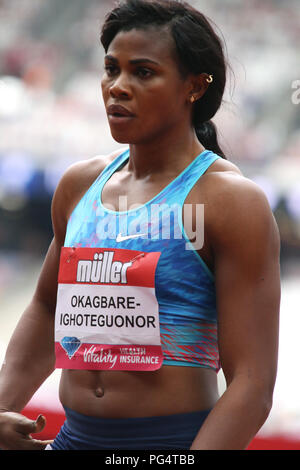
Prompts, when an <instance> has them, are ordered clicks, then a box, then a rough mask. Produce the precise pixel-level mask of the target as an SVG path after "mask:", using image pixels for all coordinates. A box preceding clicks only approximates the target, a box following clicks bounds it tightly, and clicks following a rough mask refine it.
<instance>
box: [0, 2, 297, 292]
mask: <svg viewBox="0 0 300 470" xmlns="http://www.w3.org/2000/svg"><path fill="white" fill-rule="evenodd" d="M190 3H192V4H193V5H194V6H196V7H197V8H199V9H200V10H201V11H203V13H205V14H207V15H208V17H209V18H211V19H212V20H213V22H214V23H216V25H217V26H218V28H219V34H220V35H222V36H223V37H224V39H225V42H226V51H227V55H228V61H229V64H230V67H229V74H228V87H227V92H226V96H225V99H224V104H223V106H222V109H221V110H220V111H219V113H218V115H217V116H216V118H215V122H216V124H217V126H218V130H219V135H220V140H221V142H222V145H223V147H224V148H225V150H226V153H227V155H228V158H229V159H230V160H231V161H233V162H234V163H236V164H237V165H238V166H239V167H240V168H241V169H242V171H243V172H244V174H245V175H246V176H248V177H250V178H251V179H253V180H255V181H256V182H257V183H258V184H259V185H260V186H261V187H262V188H263V189H264V191H265V192H266V195H267V197H268V199H269V202H270V204H271V207H272V209H273V211H274V215H275V217H276V220H277V222H278V225H279V228H280V233H281V240H282V255H281V256H282V269H283V270H284V269H288V268H287V267H286V266H290V261H295V260H297V259H298V260H299V258H300V103H298V102H297V100H295V99H293V96H295V86H296V85H297V80H298V81H299V88H300V68H299V41H300V3H299V0H285V1H280V0H191V2H190ZM114 4H115V2H114V1H111V0H64V1H61V0H0V221H1V224H0V252H1V253H6V254H7V253H11V252H15V251H21V252H23V253H24V252H25V253H29V254H36V255H40V254H44V252H45V251H46V249H47V246H48V244H49V241H50V240H51V237H52V229H51V220H50V204H51V197H52V194H53V191H54V189H55V186H56V184H57V182H58V180H59V178H60V176H61V174H62V173H63V171H64V170H65V168H66V167H67V166H68V165H70V164H71V163H73V162H75V161H77V160H80V159H86V158H90V157H93V156H95V155H97V154H105V153H107V152H109V151H111V150H113V149H115V148H118V146H119V144H117V143H115V142H114V141H113V140H112V138H111V136H110V133H109V128H108V125H107V122H106V117H105V112H104V108H103V105H102V100H101V92H100V78H101V73H102V64H103V51H102V48H101V45H100V28H101V24H102V21H103V19H104V16H105V14H106V13H107V12H108V11H109V9H110V8H111V7H112V6H113V5H114ZM293 87H294V88H293ZM293 93H294V95H293ZM298 96H299V98H300V91H299V94H298ZM298 101H300V99H299V100H298ZM1 253H0V255H1ZM298 265H299V264H298ZM2 269H3V264H2ZM0 284H1V268H0Z"/></svg>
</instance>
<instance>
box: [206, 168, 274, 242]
mask: <svg viewBox="0 0 300 470" xmlns="http://www.w3.org/2000/svg"><path fill="white" fill-rule="evenodd" d="M199 188H200V186H199ZM201 193H202V194H203V202H204V204H205V214H206V222H207V225H208V227H207V228H208V229H209V230H210V232H211V236H212V237H213V238H215V239H217V240H219V241H220V240H221V241H222V243H225V242H226V240H227V239H228V240H235V241H236V238H237V237H238V238H243V239H244V241H246V240H248V239H249V238H250V237H252V240H253V236H254V235H255V239H256V240H258V239H259V238H260V237H272V238H274V239H276V238H278V229H277V225H276V223H275V220H274V217H273V214H272V211H271V208H270V205H269V202H268V199H267V197H266V195H265V193H264V192H263V190H262V189H261V188H260V187H259V186H258V185H257V184H256V183H255V182H253V181H251V180H250V179H249V178H247V177H245V176H244V175H243V174H242V172H241V171H240V170H239V168H238V167H237V166H236V165H234V164H233V163H231V162H228V161H226V160H217V161H216V162H215V163H214V164H213V165H212V166H211V167H210V169H209V171H207V172H206V173H205V175H203V178H202V181H201Z"/></svg>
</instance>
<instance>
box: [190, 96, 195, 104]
mask: <svg viewBox="0 0 300 470" xmlns="http://www.w3.org/2000/svg"><path fill="white" fill-rule="evenodd" d="M190 101H191V103H194V102H195V97H194V95H192V96H191V99H190Z"/></svg>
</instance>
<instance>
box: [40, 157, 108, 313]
mask: <svg viewBox="0 0 300 470" xmlns="http://www.w3.org/2000/svg"><path fill="white" fill-rule="evenodd" d="M105 164H106V160H105V159H103V158H99V157H96V158H94V159H90V160H86V161H82V162H77V163H75V164H74V165H72V166H71V167H69V168H68V169H67V171H66V172H65V174H64V175H63V176H62V178H61V180H60V181H59V183H58V186H57V188H56V190H55V193H54V196H53V199H52V205H51V217H52V226H53V234H54V236H53V239H52V242H51V244H50V247H49V249H48V252H47V255H46V258H45V260H44V263H43V266H42V270H41V274H40V276H39V280H38V283H37V287H36V291H35V294H34V298H35V299H36V300H38V301H40V302H42V303H43V304H45V305H47V306H48V308H49V309H50V310H55V305H56V295H57V279H58V271H59V262H60V252H61V248H62V246H63V245H64V240H65V234H66V228H67V223H68V220H69V217H70V215H71V213H72V211H73V209H74V207H75V206H76V204H77V203H78V202H79V200H80V198H81V197H82V196H83V194H84V193H85V192H86V191H87V189H88V188H89V186H90V185H91V184H92V182H93V181H94V179H95V178H96V177H97V175H98V174H99V172H100V171H101V170H102V169H103V168H104V166H105ZM49 217H50V214H49Z"/></svg>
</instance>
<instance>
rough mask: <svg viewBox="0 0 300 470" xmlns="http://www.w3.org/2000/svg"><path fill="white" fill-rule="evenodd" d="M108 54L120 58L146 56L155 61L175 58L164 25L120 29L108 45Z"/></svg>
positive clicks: (172, 42)
mask: <svg viewBox="0 0 300 470" xmlns="http://www.w3.org/2000/svg"><path fill="white" fill-rule="evenodd" d="M107 54H108V55H113V56H115V57H116V58H118V59H119V60H121V59H122V58H126V57H128V58H130V59H134V58H136V59H138V58H141V57H143V58H147V59H150V60H154V61H156V62H159V63H160V62H166V61H167V62H170V63H172V64H174V62H175V60H176V53H175V44H174V41H173V38H172V36H171V33H170V32H169V30H168V29H167V28H166V27H157V28H154V27H151V28H150V27H149V28H146V29H143V30H142V29H131V30H130V31H120V32H119V33H118V34H117V35H116V36H115V38H114V39H113V40H112V42H111V43H110V45H109V48H108V50H107Z"/></svg>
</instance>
